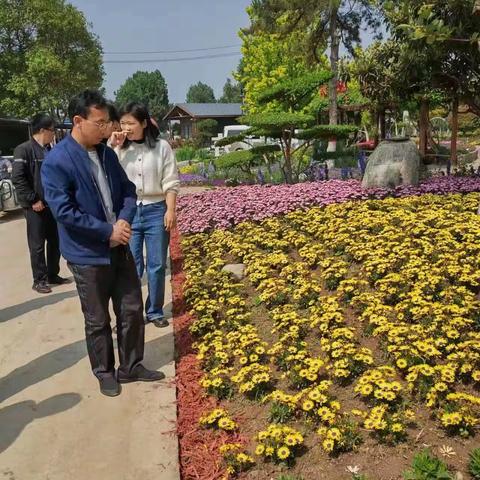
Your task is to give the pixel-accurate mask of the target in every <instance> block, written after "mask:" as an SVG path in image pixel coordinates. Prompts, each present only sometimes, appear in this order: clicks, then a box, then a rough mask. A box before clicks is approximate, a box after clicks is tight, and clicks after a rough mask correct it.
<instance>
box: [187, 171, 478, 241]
mask: <svg viewBox="0 0 480 480" xmlns="http://www.w3.org/2000/svg"><path fill="white" fill-rule="evenodd" d="M477 191H480V178H476V177H435V178H431V179H428V180H426V181H424V182H422V183H421V184H420V185H418V186H415V187H414V186H411V185H408V186H400V187H397V188H395V189H393V190H387V189H383V188H373V189H367V190H365V189H362V186H361V183H360V182H359V181H358V180H347V181H343V180H329V181H322V182H314V183H299V184H296V185H251V186H250V185H249V186H240V187H235V188H217V189H214V190H209V191H206V192H202V193H196V194H193V195H187V196H184V197H180V198H179V199H178V220H179V228H180V231H181V232H182V233H200V232H204V231H207V230H211V229H216V228H221V229H222V228H230V227H231V226H233V225H236V224H238V223H240V222H242V221H246V220H255V221H261V220H263V219H265V218H268V217H273V216H275V215H281V214H284V213H287V212H291V211H293V210H297V209H302V208H310V207H313V206H324V205H330V204H332V203H343V202H347V201H350V200H360V201H361V200H367V199H372V198H374V199H382V198H385V197H388V196H391V197H407V196H413V195H423V194H427V193H433V194H439V195H445V194H449V193H469V192H477Z"/></svg>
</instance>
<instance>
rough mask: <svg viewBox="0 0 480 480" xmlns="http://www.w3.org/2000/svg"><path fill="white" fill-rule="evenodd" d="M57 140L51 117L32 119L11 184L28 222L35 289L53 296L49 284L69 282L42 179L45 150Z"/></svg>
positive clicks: (17, 150) (19, 148) (17, 152)
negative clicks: (63, 273) (64, 275)
mask: <svg viewBox="0 0 480 480" xmlns="http://www.w3.org/2000/svg"><path fill="white" fill-rule="evenodd" d="M54 137H55V123H54V121H53V119H52V118H51V117H49V116H48V115H45V114H38V115H36V116H35V117H34V118H33V120H32V138H31V140H28V141H27V142H24V143H22V144H20V145H18V146H17V148H15V151H14V154H13V158H14V162H13V171H12V183H13V185H14V186H15V191H16V193H17V197H18V200H19V202H20V205H21V206H22V207H23V211H24V214H25V218H26V221H27V238H28V248H29V250H30V262H31V265H32V273H33V286H32V288H33V290H35V291H36V292H38V293H50V292H51V291H52V290H51V288H50V286H49V285H61V284H63V283H68V282H69V280H67V279H65V278H62V277H60V276H59V275H58V273H59V271H60V249H59V245H58V232H57V225H56V223H55V219H54V218H53V215H52V212H51V211H50V208H49V207H48V205H47V203H46V202H45V197H44V194H43V188H42V182H41V176H40V171H41V168H42V163H43V159H44V157H45V153H46V148H47V147H48V146H49V145H50V144H51V143H52V141H53V139H54ZM45 243H46V244H47V258H46V261H45Z"/></svg>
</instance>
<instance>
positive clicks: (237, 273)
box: [222, 263, 245, 280]
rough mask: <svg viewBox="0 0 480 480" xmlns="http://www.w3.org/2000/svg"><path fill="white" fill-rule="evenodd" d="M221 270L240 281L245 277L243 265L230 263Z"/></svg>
mask: <svg viewBox="0 0 480 480" xmlns="http://www.w3.org/2000/svg"><path fill="white" fill-rule="evenodd" d="M222 270H223V271H224V272H230V273H231V274H232V275H233V276H234V277H235V278H236V279H237V280H242V279H243V278H244V277H245V264H243V263H230V264H228V265H225V266H224V267H223V268H222Z"/></svg>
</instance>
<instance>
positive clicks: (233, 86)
mask: <svg viewBox="0 0 480 480" xmlns="http://www.w3.org/2000/svg"><path fill="white" fill-rule="evenodd" d="M218 101H219V102H220V103H242V86H241V85H240V84H239V83H233V82H232V80H231V79H230V78H227V81H226V82H225V85H224V86H223V95H222V96H221V97H220V98H219V99H218Z"/></svg>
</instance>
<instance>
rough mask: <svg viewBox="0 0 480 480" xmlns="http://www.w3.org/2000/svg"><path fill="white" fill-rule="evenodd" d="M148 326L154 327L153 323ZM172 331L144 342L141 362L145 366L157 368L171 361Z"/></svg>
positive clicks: (172, 350)
mask: <svg viewBox="0 0 480 480" xmlns="http://www.w3.org/2000/svg"><path fill="white" fill-rule="evenodd" d="M149 328H156V327H154V326H153V325H152V326H149ZM173 355H174V349H173V332H169V333H166V334H165V335H162V336H161V337H157V338H155V339H153V340H150V341H149V342H146V343H145V354H144V359H143V362H142V363H143V364H144V365H145V366H146V367H147V368H151V369H153V370H158V369H160V368H162V367H164V366H165V365H167V364H168V363H170V362H172V361H173Z"/></svg>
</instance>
